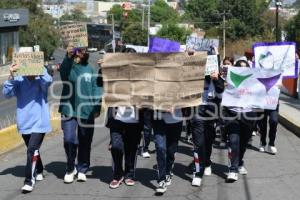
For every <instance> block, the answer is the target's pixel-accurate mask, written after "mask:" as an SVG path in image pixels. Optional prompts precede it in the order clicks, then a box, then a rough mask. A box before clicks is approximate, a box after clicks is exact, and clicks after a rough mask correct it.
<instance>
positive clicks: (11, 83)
mask: <svg viewBox="0 0 300 200" xmlns="http://www.w3.org/2000/svg"><path fill="white" fill-rule="evenodd" d="M18 69H19V67H18V66H17V65H16V64H12V65H11V66H10V67H9V77H8V80H7V81H5V82H4V84H3V90H2V93H3V95H4V96H5V97H6V98H11V97H13V96H16V90H17V88H18V84H19V81H18V80H16V79H15V77H14V72H16V71H17V70H18Z"/></svg>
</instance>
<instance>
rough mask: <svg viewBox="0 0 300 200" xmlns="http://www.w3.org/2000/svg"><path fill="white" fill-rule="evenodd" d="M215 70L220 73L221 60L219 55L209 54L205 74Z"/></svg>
mask: <svg viewBox="0 0 300 200" xmlns="http://www.w3.org/2000/svg"><path fill="white" fill-rule="evenodd" d="M213 72H217V73H219V62H218V56H217V55H209V56H207V60H206V65H205V76H208V75H210V74H211V73H213Z"/></svg>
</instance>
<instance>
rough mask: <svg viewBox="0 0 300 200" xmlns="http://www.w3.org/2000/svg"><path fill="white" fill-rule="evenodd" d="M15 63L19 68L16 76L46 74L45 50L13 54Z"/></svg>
mask: <svg viewBox="0 0 300 200" xmlns="http://www.w3.org/2000/svg"><path fill="white" fill-rule="evenodd" d="M13 63H14V64H16V65H17V66H18V67H19V69H18V71H17V72H15V73H14V75H15V76H34V75H35V76H36V75H42V74H44V52H42V51H39V52H24V53H15V54H14V55H13Z"/></svg>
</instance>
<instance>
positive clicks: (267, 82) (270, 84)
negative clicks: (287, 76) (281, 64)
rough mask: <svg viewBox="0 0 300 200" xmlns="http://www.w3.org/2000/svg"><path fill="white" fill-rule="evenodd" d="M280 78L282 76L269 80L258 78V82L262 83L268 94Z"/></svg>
mask: <svg viewBox="0 0 300 200" xmlns="http://www.w3.org/2000/svg"><path fill="white" fill-rule="evenodd" d="M280 76H281V74H278V75H276V76H272V77H269V78H257V80H259V82H261V83H262V84H263V85H264V86H265V88H266V90H267V92H269V90H270V89H271V88H272V87H273V86H274V85H275V84H276V83H277V81H278V80H279V79H280Z"/></svg>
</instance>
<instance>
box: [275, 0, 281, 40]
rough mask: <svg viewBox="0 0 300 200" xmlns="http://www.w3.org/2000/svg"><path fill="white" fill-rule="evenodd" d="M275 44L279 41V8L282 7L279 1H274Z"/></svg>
mask: <svg viewBox="0 0 300 200" xmlns="http://www.w3.org/2000/svg"><path fill="white" fill-rule="evenodd" d="M275 3H276V4H275V5H276V42H279V41H280V40H281V39H280V30H279V7H281V6H282V2H281V1H279V0H276V2H275Z"/></svg>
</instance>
